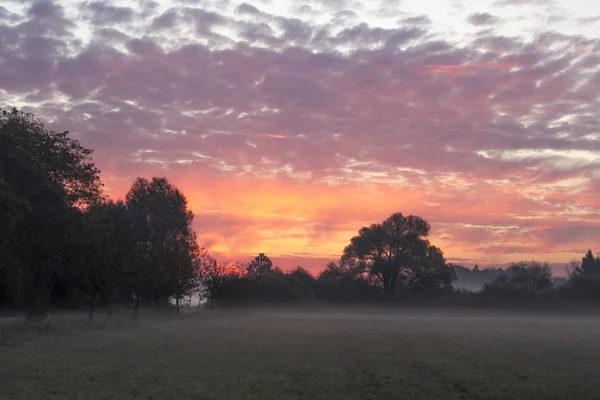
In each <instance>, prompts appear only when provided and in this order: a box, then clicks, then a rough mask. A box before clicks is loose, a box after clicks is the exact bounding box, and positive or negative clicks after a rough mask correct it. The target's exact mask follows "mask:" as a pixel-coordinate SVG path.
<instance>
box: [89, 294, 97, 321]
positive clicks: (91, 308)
mask: <svg viewBox="0 0 600 400" xmlns="http://www.w3.org/2000/svg"><path fill="white" fill-rule="evenodd" d="M95 308H96V291H93V292H92V300H91V301H90V312H89V314H88V320H89V321H91V320H92V319H93V318H94V311H95Z"/></svg>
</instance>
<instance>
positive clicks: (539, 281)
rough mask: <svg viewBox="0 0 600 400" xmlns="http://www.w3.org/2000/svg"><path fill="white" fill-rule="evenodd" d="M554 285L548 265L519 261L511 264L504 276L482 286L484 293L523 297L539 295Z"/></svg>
mask: <svg viewBox="0 0 600 400" xmlns="http://www.w3.org/2000/svg"><path fill="white" fill-rule="evenodd" d="M553 285H554V280H553V277H552V270H551V269H550V267H549V266H548V263H540V262H538V261H521V262H519V263H512V264H511V265H510V267H509V268H507V270H506V274H505V275H501V276H499V277H498V278H496V279H495V280H494V282H492V283H487V284H485V285H484V287H483V289H482V291H483V292H484V293H492V292H495V293H505V294H509V293H514V294H525V295H539V294H541V293H543V292H545V291H547V290H549V289H550V288H552V286H553Z"/></svg>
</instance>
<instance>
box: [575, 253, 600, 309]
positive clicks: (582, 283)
mask: <svg viewBox="0 0 600 400" xmlns="http://www.w3.org/2000/svg"><path fill="white" fill-rule="evenodd" d="M571 268H572V272H571V274H570V276H569V282H568V285H569V287H570V288H572V289H574V291H575V293H576V294H577V295H578V296H579V297H581V298H586V299H590V300H598V299H600V257H598V256H594V253H593V252H592V251H591V250H588V252H587V253H586V254H585V256H583V258H582V259H581V263H580V264H577V263H575V264H574V265H573V266H572V267H571Z"/></svg>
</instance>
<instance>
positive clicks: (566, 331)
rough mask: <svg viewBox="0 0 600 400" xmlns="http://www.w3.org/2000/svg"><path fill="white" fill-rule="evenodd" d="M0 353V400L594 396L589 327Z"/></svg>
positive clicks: (91, 332) (198, 330)
mask: <svg viewBox="0 0 600 400" xmlns="http://www.w3.org/2000/svg"><path fill="white" fill-rule="evenodd" d="M201 314H202V316H187V317H185V318H179V319H176V318H174V319H170V320H163V321H142V322H140V323H139V324H137V325H127V326H122V327H118V328H112V327H111V328H102V329H101V328H98V329H86V330H76V331H73V332H71V333H60V334H52V333H45V334H42V335H39V336H37V337H35V338H34V339H28V340H17V341H12V342H11V343H10V344H8V345H7V344H6V343H5V344H4V345H2V346H1V347H0V398H1V399H218V400H222V399H277V400H279V399H344V400H351V399H357V400H358V399H360V400H363V399H463V398H464V399H467V398H468V399H511V400H514V399H593V398H596V399H597V398H598V397H599V396H600V340H599V338H600V322H599V321H596V320H593V319H575V318H572V319H565V318H559V317H538V318H525V317H510V318H509V317H502V316H496V317H493V318H492V317H482V316H480V317H469V318H467V317H460V316H456V317H439V318H438V317H415V316H391V315H388V316H383V315H380V316H373V317H368V316H367V314H363V315H348V314H344V315H343V316H335V315H332V314H324V313H321V314H308V313H306V314H300V313H294V314H285V313H245V314H235V313H227V314H225V313H219V312H215V313H214V314H212V315H206V313H201Z"/></svg>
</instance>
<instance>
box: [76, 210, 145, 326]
mask: <svg viewBox="0 0 600 400" xmlns="http://www.w3.org/2000/svg"><path fill="white" fill-rule="evenodd" d="M132 233H133V232H132V224H131V217H130V214H129V211H128V210H127V208H126V207H125V204H124V203H123V202H114V201H110V200H109V201H105V202H100V203H96V204H94V205H92V206H90V207H89V208H88V209H87V210H85V211H84V213H83V216H82V224H81V226H80V229H79V235H78V236H79V238H80V239H79V253H80V259H79V260H80V262H79V263H78V265H77V267H76V268H73V272H72V273H73V274H74V275H75V278H76V281H77V282H78V283H79V286H80V288H81V289H82V290H83V292H84V293H85V294H86V295H87V296H88V297H89V300H90V308H89V318H90V319H92V317H93V316H94V310H95V307H96V304H97V302H98V301H99V300H100V298H104V299H110V298H111V296H112V295H113V293H114V292H115V291H116V289H117V287H118V286H120V285H122V284H123V283H124V280H125V277H126V270H127V268H128V265H129V262H130V261H131V256H132V255H133V251H132V250H133V246H134V243H133V240H132V239H133V237H132ZM75 240H76V239H75ZM75 240H74V241H75Z"/></svg>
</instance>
